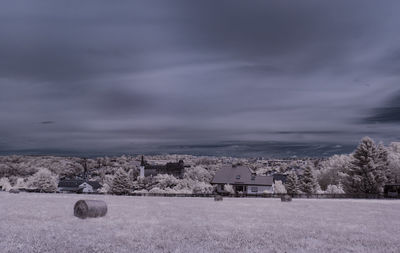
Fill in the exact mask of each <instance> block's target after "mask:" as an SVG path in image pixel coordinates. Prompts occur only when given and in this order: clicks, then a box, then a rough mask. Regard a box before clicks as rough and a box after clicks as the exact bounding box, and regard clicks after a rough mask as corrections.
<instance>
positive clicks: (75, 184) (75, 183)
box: [58, 179, 101, 189]
mask: <svg viewBox="0 0 400 253" xmlns="http://www.w3.org/2000/svg"><path fill="white" fill-rule="evenodd" d="M85 182H86V183H88V184H90V185H91V186H92V187H93V189H99V188H101V185H100V183H99V182H97V181H85V180H83V179H64V180H60V182H58V187H62V188H77V189H78V188H79V186H80V185H81V184H83V183H85Z"/></svg>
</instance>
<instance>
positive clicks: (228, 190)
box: [224, 184, 235, 194]
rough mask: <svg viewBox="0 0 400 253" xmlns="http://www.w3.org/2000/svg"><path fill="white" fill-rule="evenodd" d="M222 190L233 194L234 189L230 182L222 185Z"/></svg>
mask: <svg viewBox="0 0 400 253" xmlns="http://www.w3.org/2000/svg"><path fill="white" fill-rule="evenodd" d="M224 190H225V191H226V192H229V193H230V194H234V193H235V190H234V189H233V186H232V185H230V184H226V185H224Z"/></svg>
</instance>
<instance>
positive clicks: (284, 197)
mask: <svg viewBox="0 0 400 253" xmlns="http://www.w3.org/2000/svg"><path fill="white" fill-rule="evenodd" d="M281 201H282V202H290V201H292V196H290V195H283V196H281Z"/></svg>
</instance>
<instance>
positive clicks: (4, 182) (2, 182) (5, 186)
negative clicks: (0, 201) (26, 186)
mask: <svg viewBox="0 0 400 253" xmlns="http://www.w3.org/2000/svg"><path fill="white" fill-rule="evenodd" d="M0 187H1V190H3V191H6V192H8V191H10V190H11V189H12V187H11V184H10V180H8V178H6V177H2V178H1V179H0Z"/></svg>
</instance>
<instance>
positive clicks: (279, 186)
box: [274, 180, 287, 194]
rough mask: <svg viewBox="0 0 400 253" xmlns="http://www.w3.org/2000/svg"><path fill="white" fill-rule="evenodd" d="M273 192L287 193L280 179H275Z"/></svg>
mask: <svg viewBox="0 0 400 253" xmlns="http://www.w3.org/2000/svg"><path fill="white" fill-rule="evenodd" d="M274 193H277V194H286V193H287V191H286V188H285V186H284V185H283V184H282V181H279V180H278V181H275V184H274Z"/></svg>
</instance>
